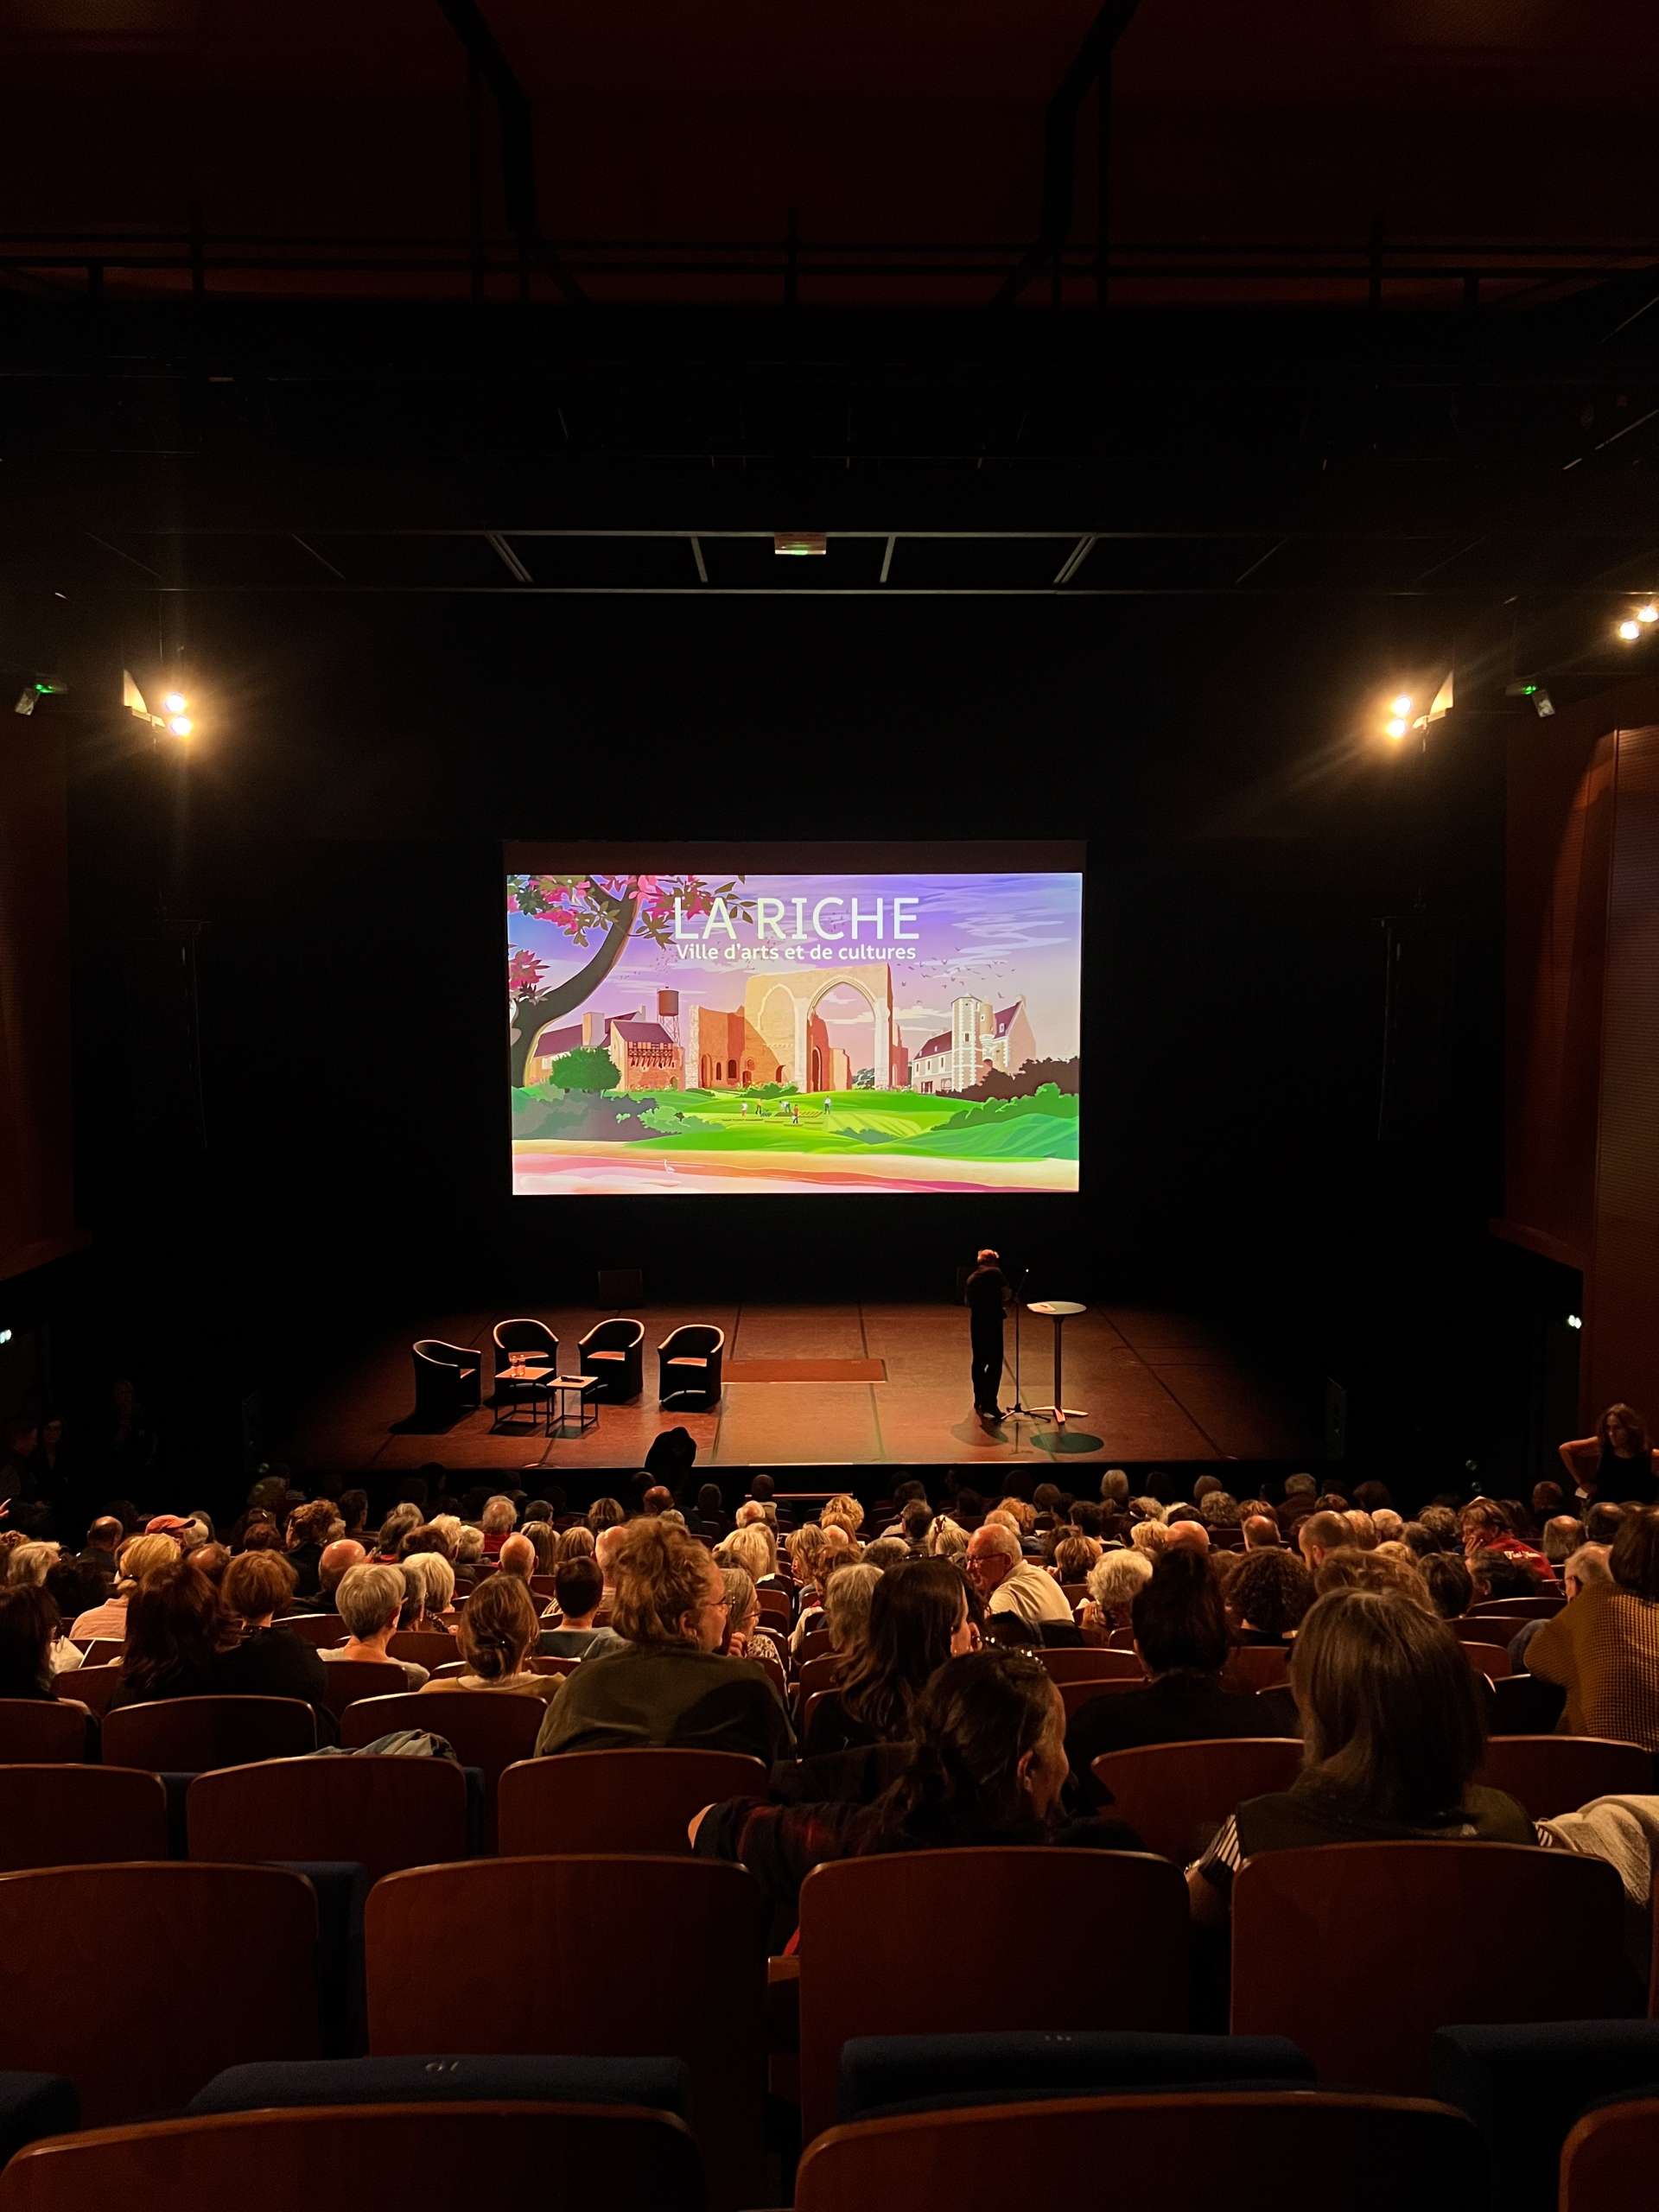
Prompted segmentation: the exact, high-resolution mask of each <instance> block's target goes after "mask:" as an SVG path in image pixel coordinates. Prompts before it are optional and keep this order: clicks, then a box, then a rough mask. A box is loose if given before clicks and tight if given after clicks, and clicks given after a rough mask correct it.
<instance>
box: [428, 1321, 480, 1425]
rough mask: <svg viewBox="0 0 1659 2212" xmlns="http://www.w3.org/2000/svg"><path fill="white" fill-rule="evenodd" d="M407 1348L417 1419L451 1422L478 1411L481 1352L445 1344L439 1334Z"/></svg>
mask: <svg viewBox="0 0 1659 2212" xmlns="http://www.w3.org/2000/svg"><path fill="white" fill-rule="evenodd" d="M410 1351H411V1352H412V1353H413V1354H414V1357H415V1415H416V1420H417V1421H455V1420H457V1419H458V1418H459V1417H460V1415H461V1414H464V1413H475V1412H476V1411H477V1410H478V1405H479V1392H480V1389H481V1388H482V1384H483V1376H484V1355H483V1353H482V1352H481V1351H477V1350H475V1349H474V1347H472V1346H470V1345H467V1344H445V1342H444V1341H443V1339H442V1337H423V1338H421V1339H420V1341H419V1343H418V1344H411V1345H410Z"/></svg>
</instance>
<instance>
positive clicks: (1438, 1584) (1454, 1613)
mask: <svg viewBox="0 0 1659 2212" xmlns="http://www.w3.org/2000/svg"><path fill="white" fill-rule="evenodd" d="M1418 1572H1419V1573H1421V1576H1422V1578H1423V1584H1424V1586H1425V1588H1426V1589H1427V1592H1428V1602H1429V1604H1430V1605H1432V1606H1433V1610H1434V1611H1435V1612H1436V1613H1437V1614H1438V1615H1439V1617H1440V1619H1441V1620H1443V1621H1457V1620H1461V1619H1462V1618H1463V1616H1464V1615H1465V1613H1466V1612H1467V1611H1468V1610H1469V1608H1470V1606H1471V1605H1472V1604H1473V1603H1474V1599H1475V1586H1474V1583H1473V1581H1472V1580H1471V1577H1470V1573H1469V1570H1468V1568H1467V1567H1465V1565H1464V1563H1463V1561H1462V1560H1460V1559H1459V1558H1458V1556H1457V1555H1456V1554H1455V1553H1453V1552H1430V1553H1429V1554H1427V1557H1426V1558H1424V1559H1421V1560H1419V1561H1418Z"/></svg>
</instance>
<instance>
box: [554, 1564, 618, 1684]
mask: <svg viewBox="0 0 1659 2212" xmlns="http://www.w3.org/2000/svg"><path fill="white" fill-rule="evenodd" d="M553 1589H554V1604H555V1605H556V1607H557V1609H558V1626H557V1627H556V1628H543V1630H542V1633H541V1642H540V1644H539V1646H538V1647H537V1648H538V1649H540V1651H541V1652H542V1654H543V1657H545V1658H549V1659H585V1658H586V1657H587V1656H588V1653H589V1652H590V1651H606V1650H609V1649H611V1648H612V1647H613V1645H615V1644H619V1643H621V1641H622V1639H621V1637H620V1636H619V1635H618V1634H617V1632H616V1630H614V1629H613V1628H601V1627H600V1626H599V1625H598V1624H597V1623H596V1620H595V1616H596V1615H597V1613H598V1612H599V1610H600V1607H601V1605H602V1603H603V1602H604V1597H605V1578H604V1576H603V1575H602V1574H601V1573H600V1570H599V1561H598V1560H597V1559H595V1558H593V1557H591V1556H590V1557H585V1558H584V1557H583V1556H582V1554H580V1553H575V1554H572V1555H571V1557H570V1558H569V1559H566V1560H560V1562H559V1564H558V1566H557V1567H556V1569H555V1570H554V1575H553Z"/></svg>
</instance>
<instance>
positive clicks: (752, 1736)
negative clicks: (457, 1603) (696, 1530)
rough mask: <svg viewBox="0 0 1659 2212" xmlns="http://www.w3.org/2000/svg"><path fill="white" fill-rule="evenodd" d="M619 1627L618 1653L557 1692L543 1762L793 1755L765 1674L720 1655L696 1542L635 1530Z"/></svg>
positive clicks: (600, 1655)
mask: <svg viewBox="0 0 1659 2212" xmlns="http://www.w3.org/2000/svg"><path fill="white" fill-rule="evenodd" d="M477 1603H478V1599H476V1598H475V1599H473V1601H472V1604H471V1605H468V1606H467V1611H468V1612H469V1613H470V1612H471V1611H472V1609H473V1605H476V1604H477ZM611 1620H612V1625H613V1627H614V1628H615V1630H616V1632H617V1634H618V1635H619V1636H620V1637H622V1638H623V1639H624V1643H623V1646H622V1648H621V1649H620V1650H611V1651H599V1652H595V1653H594V1656H592V1657H591V1658H589V1659H584V1660H583V1661H582V1664H581V1666H580V1667H578V1668H577V1669H576V1670H575V1673H574V1674H572V1675H567V1676H566V1677H565V1678H564V1679H563V1681H560V1682H559V1683H558V1692H557V1694H556V1696H555V1697H554V1699H553V1700H552V1701H551V1703H550V1705H549V1707H548V1712H547V1718H546V1719H545V1720H544V1721H543V1724H542V1731H541V1734H540V1735H539V1737H538V1738H537V1744H536V1749H537V1753H538V1754H546V1753H548V1752H552V1751H599V1750H602V1749H606V1748H608V1747H612V1746H620V1745H631V1744H660V1745H674V1744H678V1745H688V1746H695V1747H700V1748H703V1749H707V1750H710V1751H748V1752H751V1753H752V1754H753V1756H754V1757H755V1758H760V1759H764V1760H765V1761H766V1764H767V1765H769V1766H770V1765H771V1764H772V1762H773V1761H774V1760H775V1759H779V1758H785V1757H786V1756H787V1755H788V1753H789V1752H790V1751H791V1749H792V1747H793V1739H792V1736H791V1730H790V1726H789V1719H788V1716H787V1715H786V1714H785V1711H784V1708H783V1706H782V1704H781V1702H780V1701H779V1697H778V1695H777V1693H776V1692H775V1691H774V1690H773V1688H772V1683H771V1681H770V1680H769V1679H768V1678H767V1675H766V1671H765V1669H763V1668H761V1667H759V1666H757V1665H756V1664H755V1663H754V1662H753V1661H752V1660H748V1659H728V1658H723V1657H722V1656H721V1653H720V1643H721V1637H723V1635H724V1634H725V1630H726V1593H725V1591H724V1589H723V1587H722V1586H721V1580H720V1574H719V1571H718V1569H717V1568H716V1567H715V1563H714V1561H713V1560H712V1559H710V1557H709V1554H708V1553H707V1552H706V1551H705V1550H704V1549H703V1548H702V1545H701V1544H700V1543H698V1542H697V1541H696V1538H695V1537H694V1536H689V1535H683V1534H682V1533H681V1532H680V1531H679V1530H678V1529H668V1528H664V1526H663V1525H662V1524H661V1522H639V1523H638V1524H637V1525H636V1526H634V1527H633V1528H631V1529H629V1530H628V1532H627V1535H626V1539H625V1540H624V1541H623V1543H622V1545H621V1547H620V1550H619V1553H618V1555H617V1559H616V1590H615V1595H614V1597H613V1600H612V1605H611Z"/></svg>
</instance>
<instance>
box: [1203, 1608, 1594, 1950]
mask: <svg viewBox="0 0 1659 2212" xmlns="http://www.w3.org/2000/svg"><path fill="white" fill-rule="evenodd" d="M1290 1686H1291V1689H1292V1692H1293V1693H1294V1696H1295V1700H1296V1710H1297V1713H1298V1714H1299V1716H1300V1720H1301V1725H1302V1746H1303V1748H1302V1770H1301V1772H1300V1775H1299V1776H1298V1777H1297V1778H1296V1780H1295V1781H1294V1783H1292V1784H1291V1786H1290V1788H1289V1789H1283V1790H1275V1791H1273V1792H1270V1793H1269V1794H1268V1795H1267V1796H1262V1797H1252V1798H1250V1799H1249V1800H1248V1801H1247V1802H1245V1803H1243V1804H1242V1805H1241V1806H1240V1807H1239V1808H1238V1810H1237V1811H1236V1813H1234V1814H1233V1815H1231V1816H1230V1818H1229V1819H1228V1820H1227V1821H1224V1823H1223V1824H1222V1827H1221V1829H1220V1832H1219V1834H1217V1837H1216V1839H1215V1840H1214V1842H1213V1843H1211V1846H1210V1848H1209V1849H1208V1851H1206V1852H1205V1853H1204V1855H1203V1857H1202V1858H1201V1859H1198V1861H1197V1862H1196V1863H1195V1864H1194V1865H1193V1866H1191V1867H1189V1868H1188V1870H1187V1877H1186V1885H1187V1892H1188V1896H1189V1897H1190V1899H1191V1902H1192V1916H1193V1918H1194V1919H1195V1920H1197V1921H1198V1922H1199V1923H1201V1924H1218V1923H1220V1922H1222V1921H1223V1920H1224V1918H1225V1917H1226V1913H1227V1908H1228V1904H1229V1902H1230V1897H1231V1892H1232V1883H1233V1877H1234V1875H1235V1874H1236V1872H1237V1871H1238V1869H1239V1867H1240V1866H1242V1865H1243V1862H1244V1860H1245V1859H1249V1858H1254V1857H1255V1856H1256V1854H1257V1853H1262V1852H1265V1851H1287V1850H1295V1849H1297V1848H1300V1847H1306V1846H1307V1845H1310V1844H1321V1843H1385V1842H1421V1841H1429V1840H1434V1841H1447V1842H1470V1843H1538V1842H1546V1843H1548V1842H1550V1841H1552V1840H1553V1839H1551V1838H1550V1837H1548V1835H1546V1834H1541V1832H1540V1831H1539V1830H1538V1829H1536V1828H1535V1827H1534V1825H1533V1823H1532V1821H1529V1819H1528V1818H1527V1815H1526V1814H1525V1813H1524V1812H1523V1811H1522V1808H1521V1807H1520V1806H1519V1805H1518V1804H1516V1801H1515V1800H1514V1798H1513V1797H1510V1796H1505V1795H1504V1793H1503V1791H1502V1790H1501V1789H1485V1788H1483V1787H1481V1786H1480V1785H1478V1784H1477V1783H1476V1781H1475V1778H1474V1777H1475V1773H1476V1770H1477V1769H1478V1767H1479V1765H1480V1762H1481V1759H1482V1757H1483V1756H1484V1752H1485V1749H1486V1721H1485V1713H1484V1707H1483V1706H1482V1702H1481V1698H1480V1694H1479V1691H1478V1688H1477V1687H1476V1682H1475V1675H1474V1670H1473V1669H1472V1668H1471V1666H1470V1665H1469V1663H1468V1662H1467V1660H1466V1659H1465V1657H1464V1656H1463V1652H1462V1650H1461V1649H1460V1648H1459V1644H1458V1643H1457V1641H1456V1639H1455V1638H1454V1637H1453V1636H1452V1631H1451V1630H1449V1629H1448V1628H1447V1627H1446V1624H1445V1623H1444V1622H1443V1621H1441V1620H1440V1619H1438V1618H1436V1617H1435V1616H1434V1615H1433V1613H1431V1612H1429V1611H1426V1610H1425V1608H1424V1606H1423V1605H1421V1602H1420V1601H1419V1600H1418V1599H1415V1598H1413V1597H1409V1596H1408V1595H1407V1594H1406V1593H1405V1592H1402V1591H1398V1590H1383V1589H1370V1590H1365V1589H1358V1588H1347V1589H1336V1590H1332V1591H1331V1592H1329V1593H1328V1594H1327V1595H1326V1596H1325V1597H1322V1598H1321V1599H1319V1602H1318V1604H1317V1605H1314V1607H1313V1610H1312V1611H1311V1612H1310V1613H1309V1614H1308V1615H1307V1617H1306V1619H1305V1620H1304V1621H1303V1623H1302V1625H1301V1630H1300V1634H1299V1635H1298V1636H1297V1638H1296V1641H1295V1643H1294V1645H1293V1646H1292V1648H1291V1660H1290Z"/></svg>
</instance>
